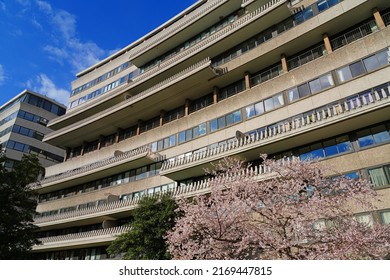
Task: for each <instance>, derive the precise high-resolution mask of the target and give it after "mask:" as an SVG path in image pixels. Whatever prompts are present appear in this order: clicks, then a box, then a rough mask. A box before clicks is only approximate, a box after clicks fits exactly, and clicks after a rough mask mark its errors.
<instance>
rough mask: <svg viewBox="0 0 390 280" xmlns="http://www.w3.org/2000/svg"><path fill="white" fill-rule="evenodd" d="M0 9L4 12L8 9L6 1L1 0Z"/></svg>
mask: <svg viewBox="0 0 390 280" xmlns="http://www.w3.org/2000/svg"><path fill="white" fill-rule="evenodd" d="M0 10H2V11H4V12H5V11H6V10H7V7H6V6H5V3H4V2H3V1H0Z"/></svg>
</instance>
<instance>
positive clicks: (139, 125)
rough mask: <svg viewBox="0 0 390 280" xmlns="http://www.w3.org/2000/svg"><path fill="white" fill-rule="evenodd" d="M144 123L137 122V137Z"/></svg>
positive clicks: (141, 121)
mask: <svg viewBox="0 0 390 280" xmlns="http://www.w3.org/2000/svg"><path fill="white" fill-rule="evenodd" d="M143 123H144V121H143V120H138V125H137V135H140V134H141V126H142V124H143Z"/></svg>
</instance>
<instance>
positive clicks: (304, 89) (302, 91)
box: [298, 84, 310, 98]
mask: <svg viewBox="0 0 390 280" xmlns="http://www.w3.org/2000/svg"><path fill="white" fill-rule="evenodd" d="M298 92H299V97H300V98H302V97H305V96H308V95H310V88H309V85H308V84H303V85H300V86H298Z"/></svg>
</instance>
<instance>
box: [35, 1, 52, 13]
mask: <svg viewBox="0 0 390 280" xmlns="http://www.w3.org/2000/svg"><path fill="white" fill-rule="evenodd" d="M35 3H36V4H37V5H38V7H39V9H40V10H42V11H45V12H46V13H51V12H52V10H53V9H52V7H51V5H50V4H49V3H47V2H45V1H40V0H37V1H35Z"/></svg>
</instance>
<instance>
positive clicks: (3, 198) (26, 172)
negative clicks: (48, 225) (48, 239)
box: [0, 155, 42, 259]
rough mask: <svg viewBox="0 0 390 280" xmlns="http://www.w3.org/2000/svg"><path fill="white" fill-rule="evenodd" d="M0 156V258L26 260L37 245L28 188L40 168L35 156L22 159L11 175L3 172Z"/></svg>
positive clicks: (32, 198) (33, 196) (33, 205)
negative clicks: (32, 248)
mask: <svg viewBox="0 0 390 280" xmlns="http://www.w3.org/2000/svg"><path fill="white" fill-rule="evenodd" d="M4 161H5V157H4V155H1V156H0V205H1V208H0V258H1V259H27V258H29V254H28V252H29V251H30V250H31V247H32V246H33V245H34V244H37V243H38V241H37V240H36V239H35V238H34V230H35V229H36V226H35V225H33V215H34V214H35V209H36V206H37V200H36V194H35V193H34V191H33V190H31V189H30V188H29V186H28V184H30V183H32V182H35V181H36V180H37V178H38V176H39V174H40V172H41V171H42V167H41V165H40V163H39V161H38V158H37V156H35V155H24V156H23V158H22V160H21V161H20V162H19V163H18V164H17V165H16V166H15V168H14V170H13V171H7V170H6V169H5V168H4V166H3V162H4Z"/></svg>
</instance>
